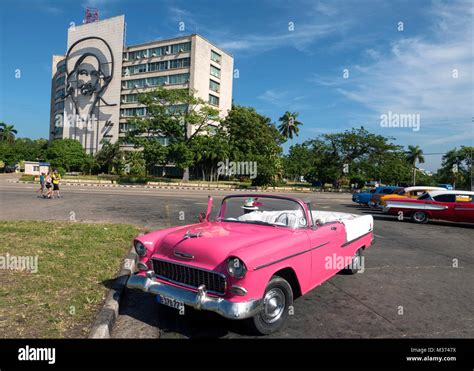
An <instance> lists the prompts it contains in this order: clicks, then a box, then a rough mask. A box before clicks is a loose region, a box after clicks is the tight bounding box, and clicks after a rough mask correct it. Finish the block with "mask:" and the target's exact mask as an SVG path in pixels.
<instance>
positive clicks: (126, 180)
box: [117, 176, 149, 184]
mask: <svg viewBox="0 0 474 371" xmlns="http://www.w3.org/2000/svg"><path fill="white" fill-rule="evenodd" d="M148 180H149V179H148V178H145V177H135V176H122V177H120V178H119V179H118V181H117V182H118V184H146V182H148Z"/></svg>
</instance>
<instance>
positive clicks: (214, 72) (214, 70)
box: [211, 65, 221, 78]
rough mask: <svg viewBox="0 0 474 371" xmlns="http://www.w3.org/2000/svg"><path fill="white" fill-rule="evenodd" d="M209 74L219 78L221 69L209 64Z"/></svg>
mask: <svg viewBox="0 0 474 371" xmlns="http://www.w3.org/2000/svg"><path fill="white" fill-rule="evenodd" d="M211 75H212V76H215V77H219V78H220V77H221V70H220V69H219V68H217V67H214V66H213V65H211Z"/></svg>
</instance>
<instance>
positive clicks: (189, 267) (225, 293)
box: [127, 195, 373, 334]
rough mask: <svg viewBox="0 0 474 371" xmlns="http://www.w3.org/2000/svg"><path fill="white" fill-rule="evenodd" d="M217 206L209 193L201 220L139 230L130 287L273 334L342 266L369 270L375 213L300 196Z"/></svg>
mask: <svg viewBox="0 0 474 371" xmlns="http://www.w3.org/2000/svg"><path fill="white" fill-rule="evenodd" d="M211 208H212V198H211V197H209V203H208V207H207V212H206V213H205V214H204V213H202V214H200V216H199V219H200V222H199V223H197V224H192V225H187V226H184V227H183V226H181V227H174V228H168V229H163V230H157V231H154V232H151V233H148V234H145V235H142V236H139V237H137V238H136V239H135V241H134V245H135V250H136V252H137V254H138V256H139V261H138V269H139V272H138V273H136V274H134V275H132V276H130V278H129V280H128V283H127V287H128V288H131V289H141V290H143V291H145V292H148V293H150V294H153V295H156V296H157V299H158V301H159V302H160V303H161V304H164V305H168V306H171V307H173V308H176V309H178V310H184V308H185V306H191V307H194V308H196V309H202V310H209V311H213V312H216V313H219V314H220V315H222V316H224V317H226V318H229V319H242V320H245V321H246V322H248V323H249V324H250V325H251V326H252V327H253V328H254V330H256V331H257V332H258V333H260V334H270V333H272V332H275V331H277V330H279V329H280V328H281V327H282V326H283V324H284V323H285V321H286V320H287V319H288V316H289V315H290V313H291V312H292V310H293V307H292V306H293V299H294V298H296V297H298V296H301V295H304V294H306V293H307V292H309V291H310V290H312V289H313V288H315V287H316V286H318V285H320V284H321V283H322V282H324V281H325V280H327V279H329V278H330V277H332V276H333V275H335V274H336V273H337V272H339V271H341V270H344V269H345V270H346V271H348V272H349V273H357V272H359V271H361V270H363V257H362V255H363V252H364V250H365V249H367V248H369V247H370V246H371V244H372V242H373V234H372V230H373V218H372V216H371V215H364V216H360V215H355V214H346V213H337V212H330V211H319V210H313V209H312V207H311V205H310V204H309V203H305V202H303V201H301V200H299V199H296V198H290V197H284V196H273V195H252V196H248V195H245V196H243V195H235V196H228V197H225V198H224V199H223V201H222V204H221V208H220V211H219V213H218V214H217V218H216V219H215V220H212V221H211V220H210V213H211Z"/></svg>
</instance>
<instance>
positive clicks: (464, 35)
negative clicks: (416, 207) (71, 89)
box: [0, 0, 474, 171]
mask: <svg viewBox="0 0 474 371" xmlns="http://www.w3.org/2000/svg"><path fill="white" fill-rule="evenodd" d="M88 6H89V7H96V8H98V9H99V12H100V18H101V19H104V18H109V17H112V16H116V15H121V14H124V15H125V21H126V24H127V29H126V44H127V45H133V44H138V43H143V42H147V41H152V40H157V39H162V38H171V37H176V36H179V35H187V34H192V33H199V34H201V35H203V36H204V37H206V38H207V39H209V40H210V41H212V42H213V43H215V44H216V45H218V46H219V47H221V48H223V49H225V50H226V51H228V52H230V53H231V54H232V55H233V56H234V68H235V69H236V71H235V72H236V73H235V78H234V87H233V99H234V103H236V104H239V105H244V106H252V107H255V108H256V109H257V111H258V112H259V113H261V114H263V115H266V116H268V117H270V118H271V119H272V120H273V122H275V123H277V122H278V118H279V117H280V116H282V115H283V113H284V112H285V111H290V112H298V113H299V116H298V120H299V121H301V122H302V123H303V126H302V127H301V129H300V134H299V136H298V137H297V138H295V139H293V140H290V141H288V142H287V143H286V144H285V146H284V149H285V151H287V150H288V148H289V146H291V145H293V144H296V143H303V142H304V141H305V140H308V139H311V138H314V137H316V136H318V135H321V134H325V133H336V132H342V131H344V130H350V129H351V128H356V127H360V126H364V127H365V128H366V129H368V130H369V131H371V132H374V133H377V134H381V135H384V136H387V137H392V138H394V139H393V140H394V142H395V143H397V144H399V145H403V146H407V145H410V144H411V145H420V147H421V148H422V149H423V151H424V152H425V154H426V156H425V160H426V162H425V163H424V164H422V165H421V167H423V168H425V169H428V170H431V171H435V170H436V169H437V168H438V167H439V166H440V163H441V154H442V153H445V152H446V151H448V150H450V149H453V148H455V147H457V148H459V147H460V146H461V145H470V146H473V145H474V124H473V121H472V117H473V108H472V107H473V106H474V99H473V67H474V66H473V22H472V20H473V2H472V1H455V0H452V1H428V0H417V1H414V0H395V1H389V0H386V1H385V0H357V1H356V0H354V1H352V0H332V1H318V0H310V1H306V0H293V1H291V0H289V1H283V0H268V1H267V0H251V1H248V0H227V1H207V0H206V1H204V0H195V1H189V0H188V1H171V0H153V1H151V0H134V1H132V0H71V1H70V0H63V1H57V0H56V1H54V0H29V1H26V0H14V1H11V0H3V1H1V3H0V121H3V122H6V123H9V124H13V125H14V126H15V127H16V129H17V130H18V136H19V137H30V138H40V137H43V138H47V137H48V128H49V110H50V94H51V91H50V89H51V59H52V55H53V54H64V53H65V52H66V42H67V28H68V27H69V25H70V24H71V22H74V23H75V24H80V23H81V22H82V19H83V18H84V13H85V9H86V7H88ZM180 22H184V23H180ZM180 25H181V26H182V25H184V27H185V30H184V31H180ZM18 72H19V73H18ZM401 115H403V117H405V118H410V119H411V120H412V121H411V122H410V127H394V126H395V124H396V119H397V118H400V117H401ZM407 115H408V116H407ZM387 117H388V118H389V123H388V125H386V123H387V121H386V120H385V124H383V123H382V122H383V121H384V120H383V118H385V119H386V118H387Z"/></svg>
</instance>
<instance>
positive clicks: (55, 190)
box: [51, 170, 61, 198]
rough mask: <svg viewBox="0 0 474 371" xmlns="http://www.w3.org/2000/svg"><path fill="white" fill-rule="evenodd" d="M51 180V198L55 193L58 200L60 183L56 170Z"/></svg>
mask: <svg viewBox="0 0 474 371" xmlns="http://www.w3.org/2000/svg"><path fill="white" fill-rule="evenodd" d="M51 179H52V181H53V198H54V194H55V193H56V197H57V198H60V197H61V194H60V193H59V182H60V181H61V175H59V173H58V171H57V170H54V172H53V175H52V177H51Z"/></svg>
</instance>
